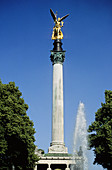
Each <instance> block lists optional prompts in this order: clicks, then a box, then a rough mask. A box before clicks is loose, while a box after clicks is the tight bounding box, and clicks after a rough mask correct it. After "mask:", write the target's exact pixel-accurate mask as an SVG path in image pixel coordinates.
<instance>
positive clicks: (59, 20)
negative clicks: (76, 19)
mask: <svg viewBox="0 0 112 170" xmlns="http://www.w3.org/2000/svg"><path fill="white" fill-rule="evenodd" d="M68 16H69V14H67V15H65V16H64V17H62V18H60V19H59V20H58V21H59V22H61V21H62V20H64V19H65V18H66V17H68Z"/></svg>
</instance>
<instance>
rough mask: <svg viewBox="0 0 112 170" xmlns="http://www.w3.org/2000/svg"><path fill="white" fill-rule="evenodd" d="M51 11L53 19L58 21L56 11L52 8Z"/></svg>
mask: <svg viewBox="0 0 112 170" xmlns="http://www.w3.org/2000/svg"><path fill="white" fill-rule="evenodd" d="M50 13H51V16H52V17H53V20H54V21H56V20H57V18H56V15H55V14H54V12H53V11H52V9H50Z"/></svg>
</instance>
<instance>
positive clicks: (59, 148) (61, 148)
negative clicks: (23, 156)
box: [48, 144, 68, 153]
mask: <svg viewBox="0 0 112 170" xmlns="http://www.w3.org/2000/svg"><path fill="white" fill-rule="evenodd" d="M48 153H68V148H67V147H65V145H64V144H63V145H62V144H55V145H52V144H51V146H50V147H49V149H48Z"/></svg>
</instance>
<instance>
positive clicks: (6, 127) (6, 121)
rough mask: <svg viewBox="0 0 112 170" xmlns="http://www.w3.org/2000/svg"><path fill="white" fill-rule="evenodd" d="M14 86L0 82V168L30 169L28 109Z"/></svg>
mask: <svg viewBox="0 0 112 170" xmlns="http://www.w3.org/2000/svg"><path fill="white" fill-rule="evenodd" d="M21 96H22V93H21V92H20V91H19V89H18V87H16V86H15V83H14V82H10V83H9V84H2V82H1V81H0V167H1V170H2V169H4V168H6V167H8V168H9V169H12V165H14V166H15V168H16V169H18V170H19V169H24V170H25V169H33V167H34V165H35V161H38V157H37V156H36V155H35V153H34V152H35V147H36V146H35V145H34V141H35V138H34V134H35V129H34V128H33V122H32V121H31V120H30V119H29V117H28V116H27V114H26V111H27V110H28V105H27V104H25V102H24V99H23V98H21Z"/></svg>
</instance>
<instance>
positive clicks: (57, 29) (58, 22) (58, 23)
mask: <svg viewBox="0 0 112 170" xmlns="http://www.w3.org/2000/svg"><path fill="white" fill-rule="evenodd" d="M50 13H51V16H52V17H53V20H54V23H55V26H54V27H53V33H52V40H56V39H63V33H62V31H61V27H63V23H64V22H63V20H64V19H65V18H66V17H68V16H69V14H67V15H65V16H64V17H62V18H58V19H57V16H56V14H54V12H53V11H52V9H50Z"/></svg>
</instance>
